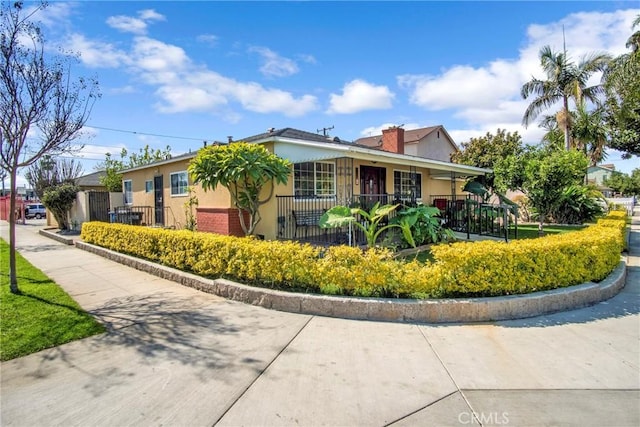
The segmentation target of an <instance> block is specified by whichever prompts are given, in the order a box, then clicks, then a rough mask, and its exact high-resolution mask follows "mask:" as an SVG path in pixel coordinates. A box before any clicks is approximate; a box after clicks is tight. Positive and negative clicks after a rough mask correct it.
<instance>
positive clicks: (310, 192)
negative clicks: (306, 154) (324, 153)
mask: <svg viewBox="0 0 640 427" xmlns="http://www.w3.org/2000/svg"><path fill="white" fill-rule="evenodd" d="M335 168H336V165H335V164H334V163H326V162H305V163H296V164H295V165H293V193H294V195H295V196H296V197H299V198H313V197H321V198H329V197H334V196H335V194H336V178H335V175H336V174H335Z"/></svg>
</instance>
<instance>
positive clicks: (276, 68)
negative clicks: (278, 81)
mask: <svg viewBox="0 0 640 427" xmlns="http://www.w3.org/2000/svg"><path fill="white" fill-rule="evenodd" d="M249 52H253V53H257V54H258V55H260V56H261V57H262V66H261V67H260V72H261V73H262V74H263V75H265V76H267V77H287V76H291V75H293V74H296V73H297V72H298V71H299V68H298V65H297V64H296V63H295V61H293V60H292V59H289V58H285V57H284V56H280V55H279V54H278V53H277V52H274V51H272V50H271V49H269V48H267V47H262V46H252V47H250V48H249Z"/></svg>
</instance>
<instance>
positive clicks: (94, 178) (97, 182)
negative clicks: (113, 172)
mask: <svg viewBox="0 0 640 427" xmlns="http://www.w3.org/2000/svg"><path fill="white" fill-rule="evenodd" d="M106 175H107V172H105V171H98V172H93V173H90V174H87V175H83V176H81V177H78V178H77V179H76V185H77V186H78V187H80V190H81V191H91V190H93V191H107V189H106V187H105V186H104V184H102V181H101V180H102V178H103V177H104V176H106Z"/></svg>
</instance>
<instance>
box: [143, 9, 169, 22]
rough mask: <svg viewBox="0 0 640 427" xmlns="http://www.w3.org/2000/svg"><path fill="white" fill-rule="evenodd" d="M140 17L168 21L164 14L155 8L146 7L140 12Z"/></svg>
mask: <svg viewBox="0 0 640 427" xmlns="http://www.w3.org/2000/svg"><path fill="white" fill-rule="evenodd" d="M138 16H139V17H140V19H142V20H145V21H166V18H165V17H164V15H161V14H159V13H158V12H156V11H155V10H153V9H145V10H141V11H139V12H138Z"/></svg>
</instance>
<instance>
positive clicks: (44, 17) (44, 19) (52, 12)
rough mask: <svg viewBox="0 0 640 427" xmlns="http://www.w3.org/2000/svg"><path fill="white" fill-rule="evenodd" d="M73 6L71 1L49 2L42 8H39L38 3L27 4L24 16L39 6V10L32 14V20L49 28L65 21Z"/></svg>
mask: <svg viewBox="0 0 640 427" xmlns="http://www.w3.org/2000/svg"><path fill="white" fill-rule="evenodd" d="M73 7H74V5H73V3H68V2H51V3H49V4H47V6H46V7H45V8H44V9H43V8H41V7H40V5H37V6H31V5H29V6H28V7H26V8H25V12H24V16H30V15H31V14H32V13H34V12H35V11H36V9H37V8H40V10H39V11H38V12H36V13H35V14H34V15H33V20H34V21H37V22H39V23H40V24H42V25H44V26H45V27H49V28H51V27H55V26H58V25H60V24H64V23H66V21H67V19H68V18H69V16H71V13H72V11H73Z"/></svg>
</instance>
